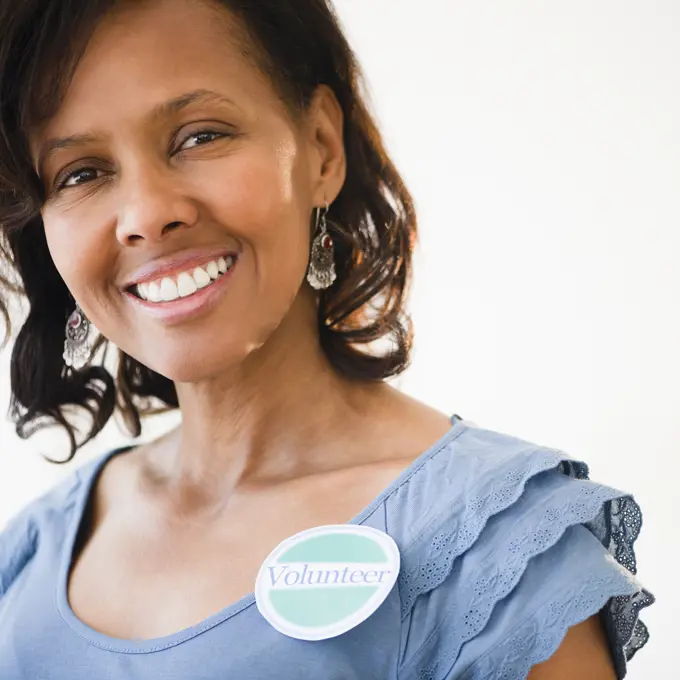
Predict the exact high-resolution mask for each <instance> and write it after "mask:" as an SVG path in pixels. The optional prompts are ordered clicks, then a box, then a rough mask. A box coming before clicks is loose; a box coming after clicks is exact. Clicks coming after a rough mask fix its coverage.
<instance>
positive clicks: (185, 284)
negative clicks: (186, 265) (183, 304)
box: [177, 272, 198, 297]
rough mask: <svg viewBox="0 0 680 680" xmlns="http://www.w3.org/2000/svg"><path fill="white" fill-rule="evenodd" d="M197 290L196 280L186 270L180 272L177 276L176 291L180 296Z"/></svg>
mask: <svg viewBox="0 0 680 680" xmlns="http://www.w3.org/2000/svg"><path fill="white" fill-rule="evenodd" d="M197 290H198V286H197V285H196V282H195V281H194V280H193V279H192V278H191V276H190V275H189V274H187V273H186V272H182V273H181V274H180V275H179V276H178V277H177V292H178V293H179V296H180V297H186V296H187V295H191V294H192V293H195V292H196V291H197Z"/></svg>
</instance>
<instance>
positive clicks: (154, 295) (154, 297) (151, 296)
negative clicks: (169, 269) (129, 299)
mask: <svg viewBox="0 0 680 680" xmlns="http://www.w3.org/2000/svg"><path fill="white" fill-rule="evenodd" d="M146 292H147V295H148V297H147V299H148V300H149V302H160V301H161V300H162V299H163V297H162V296H161V287H160V286H159V285H158V284H157V283H156V282H155V281H152V282H151V283H149V284H147V287H146Z"/></svg>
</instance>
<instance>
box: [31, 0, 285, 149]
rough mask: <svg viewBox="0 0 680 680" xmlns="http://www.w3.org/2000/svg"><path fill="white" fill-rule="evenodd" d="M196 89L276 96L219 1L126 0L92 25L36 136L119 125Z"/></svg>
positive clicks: (273, 99) (247, 102)
mask: <svg viewBox="0 0 680 680" xmlns="http://www.w3.org/2000/svg"><path fill="white" fill-rule="evenodd" d="M197 89H210V90H220V91H221V92H222V93H223V94H225V95H226V96H228V97H229V98H231V99H233V100H235V101H236V102H237V103H238V105H239V108H242V109H243V110H246V111H247V110H251V111H252V109H254V108H257V107H258V106H261V105H262V104H267V105H269V104H276V103H277V100H278V98H277V96H276V93H275V92H274V89H273V87H272V86H271V84H270V82H269V81H268V79H267V78H266V76H264V74H262V72H261V71H260V70H259V68H258V66H257V63H256V61H255V54H254V49H253V48H252V47H251V45H250V44H249V42H248V41H247V39H246V37H245V35H244V32H243V30H242V29H241V27H240V25H239V24H238V23H237V21H236V20H235V19H234V18H233V17H232V16H231V15H230V14H229V13H228V12H227V11H226V10H224V9H223V8H221V7H218V6H217V4H216V3H213V2H208V1H202V0H145V1H143V2H134V3H125V4H123V5H121V6H119V7H118V8H117V9H116V11H115V12H114V13H113V14H111V15H109V16H107V17H105V18H104V19H103V20H102V21H101V22H100V23H99V25H98V26H97V28H96V30H95V32H94V34H93V36H92V39H91V40H90V42H89V44H88V47H87V49H86V51H85V53H84V54H83V56H82V58H81V60H80V61H79V63H78V66H77V68H76V71H75V73H74V77H73V79H72V80H71V82H70V83H69V86H68V88H67V90H66V93H65V96H64V98H63V101H62V102H61V104H60V107H59V109H58V111H57V112H56V114H55V115H54V116H53V118H52V119H51V120H50V121H49V122H48V123H47V125H46V126H45V127H44V129H43V130H42V131H41V132H42V134H40V135H39V136H40V137H41V138H43V137H46V136H49V135H50V134H52V133H55V132H57V131H58V132H59V133H77V132H82V131H83V129H84V128H90V127H93V126H96V127H106V126H107V125H121V124H124V123H123V121H124V120H130V121H132V120H136V119H137V118H139V117H141V116H143V115H144V114H146V113H147V112H148V110H149V109H150V108H152V107H153V106H155V105H156V104H158V103H159V102H162V101H164V100H167V99H171V98H173V97H175V96H177V95H179V94H182V93H183V92H189V91H194V90H197Z"/></svg>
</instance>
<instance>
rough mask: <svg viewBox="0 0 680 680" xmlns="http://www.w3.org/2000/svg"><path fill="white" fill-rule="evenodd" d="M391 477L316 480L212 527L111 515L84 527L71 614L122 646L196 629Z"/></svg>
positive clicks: (255, 501)
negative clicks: (281, 550)
mask: <svg viewBox="0 0 680 680" xmlns="http://www.w3.org/2000/svg"><path fill="white" fill-rule="evenodd" d="M393 475H394V471H392V470H390V471H387V470H384V471H382V472H381V473H380V474H378V475H377V477H376V478H375V479H373V480H372V483H371V484H370V485H369V486H368V488H366V485H358V484H351V483H349V481H350V480H345V482H344V483H341V482H340V481H339V480H335V482H334V483H329V484H327V483H325V482H320V481H318V480H317V482H316V483H314V484H311V485H309V487H308V488H307V489H303V488H297V489H290V490H287V492H286V493H285V497H281V496H279V495H276V494H274V495H272V496H271V497H268V498H266V497H252V498H247V499H241V500H237V501H235V502H234V503H233V504H232V506H231V507H230V508H229V509H228V511H227V512H225V513H224V515H223V516H220V517H219V518H218V519H217V520H216V521H214V522H206V521H204V520H197V521H195V522H193V523H192V521H190V520H189V521H186V522H182V523H176V522H175V523H166V522H160V521H158V519H157V518H154V517H153V515H149V514H147V516H144V515H143V514H142V512H143V508H142V506H136V507H130V508H129V509H128V510H127V511H121V512H118V513H111V514H110V515H109V516H108V517H107V518H106V520H105V521H103V522H102V523H101V524H100V525H99V526H98V527H97V529H96V531H92V530H90V531H89V532H88V530H87V527H86V525H85V527H83V529H84V530H83V535H82V537H81V539H80V541H77V545H76V548H75V549H74V559H73V562H72V565H71V570H70V574H69V578H68V601H69V604H70V606H71V608H72V609H73V611H74V613H75V614H76V616H77V617H78V618H79V619H80V620H81V621H83V622H84V623H86V624H87V625H89V626H90V627H92V628H93V629H95V630H97V631H99V632H101V633H104V634H107V635H110V636H113V637H118V638H124V639H149V638H156V637H164V636H167V635H171V634H173V633H176V632H178V631H180V630H183V629H185V628H189V627H191V626H195V625H197V624H199V623H201V622H203V621H204V620H205V619H207V618H208V617H210V616H213V615H214V614H216V613H218V612H220V611H222V610H224V609H225V608H227V607H230V606H231V605H233V604H234V603H237V602H239V601H240V600H242V599H243V598H245V597H246V596H248V595H250V594H251V593H252V591H253V588H254V584H255V578H256V576H257V573H258V570H259V568H260V565H261V564H262V562H263V561H264V559H265V558H266V556H267V555H268V554H269V553H270V552H271V550H272V549H273V548H275V547H276V545H278V544H279V543H280V542H281V541H283V540H284V539H286V538H287V537H289V536H291V535H293V534H295V533H297V532H299V531H302V530H304V529H309V528H311V527H314V526H320V525H324V524H341V523H345V522H347V521H348V520H349V519H350V518H351V517H353V516H354V515H355V514H356V513H357V512H358V511H360V510H361V509H362V508H363V507H365V506H366V505H368V504H369V502H370V500H371V497H372V495H375V493H377V491H378V490H379V488H380V485H381V484H382V483H383V481H384V479H383V477H384V476H393ZM374 487H375V488H374ZM357 489H359V491H357ZM369 494H371V495H369ZM377 528H381V529H383V528H384V527H381V526H379V527H377Z"/></svg>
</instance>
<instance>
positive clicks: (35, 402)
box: [0, 0, 417, 462]
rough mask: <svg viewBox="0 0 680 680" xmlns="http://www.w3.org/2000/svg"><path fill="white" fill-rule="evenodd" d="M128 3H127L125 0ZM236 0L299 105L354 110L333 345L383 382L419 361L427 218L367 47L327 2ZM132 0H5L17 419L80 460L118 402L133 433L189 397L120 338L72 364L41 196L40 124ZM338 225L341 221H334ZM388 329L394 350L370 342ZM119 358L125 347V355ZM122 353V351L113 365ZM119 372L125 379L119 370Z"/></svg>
mask: <svg viewBox="0 0 680 680" xmlns="http://www.w3.org/2000/svg"><path fill="white" fill-rule="evenodd" d="M123 1H124V0H123ZM206 1H208V2H212V3H213V4H214V5H215V6H216V8H224V9H226V10H229V11H230V12H231V13H232V15H233V16H234V17H235V18H236V19H237V25H238V26H240V27H241V29H242V30H243V36H242V38H244V39H245V40H244V41H242V42H243V45H242V46H243V48H244V51H245V52H246V53H248V54H249V55H250V56H251V57H252V59H253V63H255V65H256V66H257V67H258V68H259V69H261V70H262V72H263V73H265V74H266V75H267V76H268V78H269V79H270V81H271V83H272V85H273V87H274V89H275V90H276V92H277V94H278V95H279V96H280V97H281V99H282V100H283V101H284V102H285V103H286V106H287V108H288V110H289V112H290V113H291V115H292V116H293V118H294V119H295V118H297V116H299V114H301V113H303V112H304V111H305V110H306V108H307V107H308V105H309V103H310V101H311V96H312V94H313V92H314V90H315V88H316V86H318V85H319V84H322V83H323V84H326V85H328V86H329V87H330V88H331V89H332V90H333V92H334V93H335V95H336V97H337V99H338V101H339V103H340V106H341V107H342V111H343V114H344V130H343V134H344V143H345V152H346V157H347V178H346V181H345V184H344V186H343V188H342V190H341V192H340V194H339V195H338V197H337V199H336V200H335V201H334V203H333V204H332V206H331V207H330V210H329V212H328V220H329V230H330V231H331V234H332V235H333V237H334V240H335V242H336V244H337V247H336V271H337V280H336V281H335V283H334V284H333V286H331V287H330V288H328V289H326V290H323V291H321V292H320V293H319V295H320V304H319V316H318V329H319V333H320V342H321V346H322V348H323V350H324V352H325V353H326V355H327V357H328V359H329V361H330V362H331V364H332V366H333V367H334V368H335V369H336V370H337V371H339V372H340V373H341V374H342V375H344V376H346V377H347V378H349V379H352V380H370V381H379V380H383V379H385V378H388V377H390V376H394V375H396V374H398V373H400V372H401V371H403V370H404V369H405V368H406V367H407V366H408V364H409V361H410V354H411V346H412V341H413V328H412V322H411V319H410V317H409V315H408V314H407V313H406V311H405V309H404V306H405V300H406V295H407V291H408V288H409V286H410V274H411V262H412V253H413V248H414V246H415V242H416V235H417V224H416V215H415V208H414V204H413V200H412V197H411V195H410V194H409V192H408V190H407V189H406V187H405V185H404V182H403V180H402V178H401V176H400V175H399V173H398V172H397V170H396V168H395V166H394V164H393V162H392V161H391V160H390V158H389V156H388V155H387V153H386V150H385V148H384V145H383V141H382V138H381V135H380V132H379V131H378V129H377V126H376V123H375V120H374V118H373V117H372V115H371V113H370V111H369V105H368V97H367V94H366V88H365V85H364V81H363V75H362V72H361V69H360V67H359V65H358V63H357V59H356V56H355V55H354V53H353V51H352V49H351V48H350V46H349V44H348V42H347V40H346V38H345V36H344V35H343V32H342V29H341V26H340V24H339V21H338V18H337V16H336V14H335V12H334V10H333V8H332V6H331V5H330V4H329V2H327V0H206ZM119 2H121V0H87V1H83V0H21V2H17V0H0V27H1V29H0V314H1V315H2V316H3V317H4V320H5V321H6V325H7V333H6V336H5V342H7V339H8V338H9V337H10V335H11V326H10V313H9V303H10V297H11V296H13V295H16V296H21V297H24V298H25V300H26V301H27V302H28V314H27V317H26V319H25V321H24V323H23V325H22V326H21V328H20V330H19V332H18V334H17V335H16V339H15V342H14V347H13V352H12V357H11V376H10V377H11V390H12V396H11V403H10V416H11V418H12V420H13V421H14V422H15V424H16V432H17V434H18V435H19V437H21V438H24V439H25V438H27V437H29V436H30V435H31V434H32V433H34V432H35V431H36V430H38V429H40V428H42V427H46V426H49V425H53V424H58V425H60V426H62V427H64V428H65V429H66V431H67V433H68V437H69V440H70V443H71V451H70V457H69V458H68V459H66V460H64V461H52V462H68V460H71V459H72V458H73V456H74V455H75V453H76V450H77V449H78V448H79V447H80V446H82V445H83V444H85V443H86V442H88V441H89V440H91V439H92V438H93V437H94V436H96V435H97V433H99V432H100V431H101V429H102V428H103V427H104V425H105V424H106V423H107V421H108V420H109V418H110V417H111V416H112V414H113V413H114V411H115V410H116V408H117V409H119V410H120V413H121V414H122V417H123V421H124V423H125V426H126V428H127V429H128V430H129V432H130V434H131V435H133V436H135V437H136V436H139V434H140V433H141V417H142V416H144V415H148V414H152V413H158V412H162V411H167V410H170V409H174V408H177V406H178V402H177V394H176V391H175V387H174V383H173V382H172V381H171V380H169V379H168V378H166V377H164V376H162V375H160V374H159V373H157V372H154V371H152V370H151V369H149V368H148V367H146V366H144V365H143V364H141V363H140V362H138V361H136V360H135V359H134V358H132V357H131V356H128V355H127V354H125V353H124V352H122V351H121V350H117V351H118V357H117V362H116V364H115V365H114V366H115V367H114V369H113V371H109V370H108V369H107V367H106V365H105V364H106V363H107V350H108V348H109V344H110V343H109V341H108V340H106V339H105V338H103V337H102V338H99V340H98V342H97V344H96V347H97V348H98V349H101V350H103V351H100V352H96V353H95V356H99V357H102V360H101V361H100V362H99V365H94V363H90V364H89V365H88V366H86V367H85V368H83V369H81V370H79V371H72V372H71V371H67V370H66V368H65V366H64V362H63V359H62V350H63V342H64V327H65V324H66V320H67V318H68V316H69V315H70V313H71V312H72V310H73V307H74V301H73V298H72V297H71V295H70V292H69V290H68V288H67V287H66V285H65V283H64V281H63V280H62V278H61V276H60V274H59V273H58V272H57V269H56V267H55V266H54V263H53V261H52V258H51V256H50V252H49V250H48V246H47V241H46V238H45V233H44V227H43V222H42V218H41V214H40V211H41V207H42V205H43V202H44V200H45V196H44V189H43V187H42V185H41V182H40V181H39V178H38V176H37V174H36V172H35V170H34V168H33V163H32V159H31V156H30V153H29V146H28V131H29V130H31V129H33V127H34V126H37V125H40V124H41V123H43V122H44V121H46V120H49V119H50V117H51V116H53V115H54V113H55V112H56V110H57V109H58V107H59V105H60V102H61V101H62V99H63V96H64V93H65V91H66V89H67V87H68V85H69V83H70V80H71V78H72V77H73V74H74V71H75V69H76V67H77V65H78V63H79V61H80V59H81V58H82V56H83V53H84V52H85V49H86V48H87V45H88V42H89V40H90V38H91V36H92V33H93V31H94V29H95V27H96V25H97V23H98V22H99V21H100V20H101V19H102V18H103V17H104V16H106V15H107V14H108V13H109V12H111V11H112V10H113V9H114V8H115V6H116V5H118V4H119ZM334 225H337V226H334ZM376 340H380V341H385V340H387V341H388V342H387V343H385V342H381V343H380V344H381V346H382V349H381V351H379V352H378V351H377V350H376V349H375V347H369V344H370V343H373V342H374V341H376ZM114 358H115V357H114ZM108 363H110V362H108ZM112 373H115V378H114V376H113V375H112ZM74 406H75V407H77V408H81V409H85V411H86V412H88V413H89V415H90V416H91V418H92V423H91V427H90V429H89V432H87V433H86V435H85V436H84V438H83V439H82V440H81V441H78V438H77V437H76V434H79V430H78V428H77V427H76V425H75V424H74V423H72V422H70V421H69V420H68V419H67V417H66V416H67V413H68V411H69V410H71V409H72V407H74Z"/></svg>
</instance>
